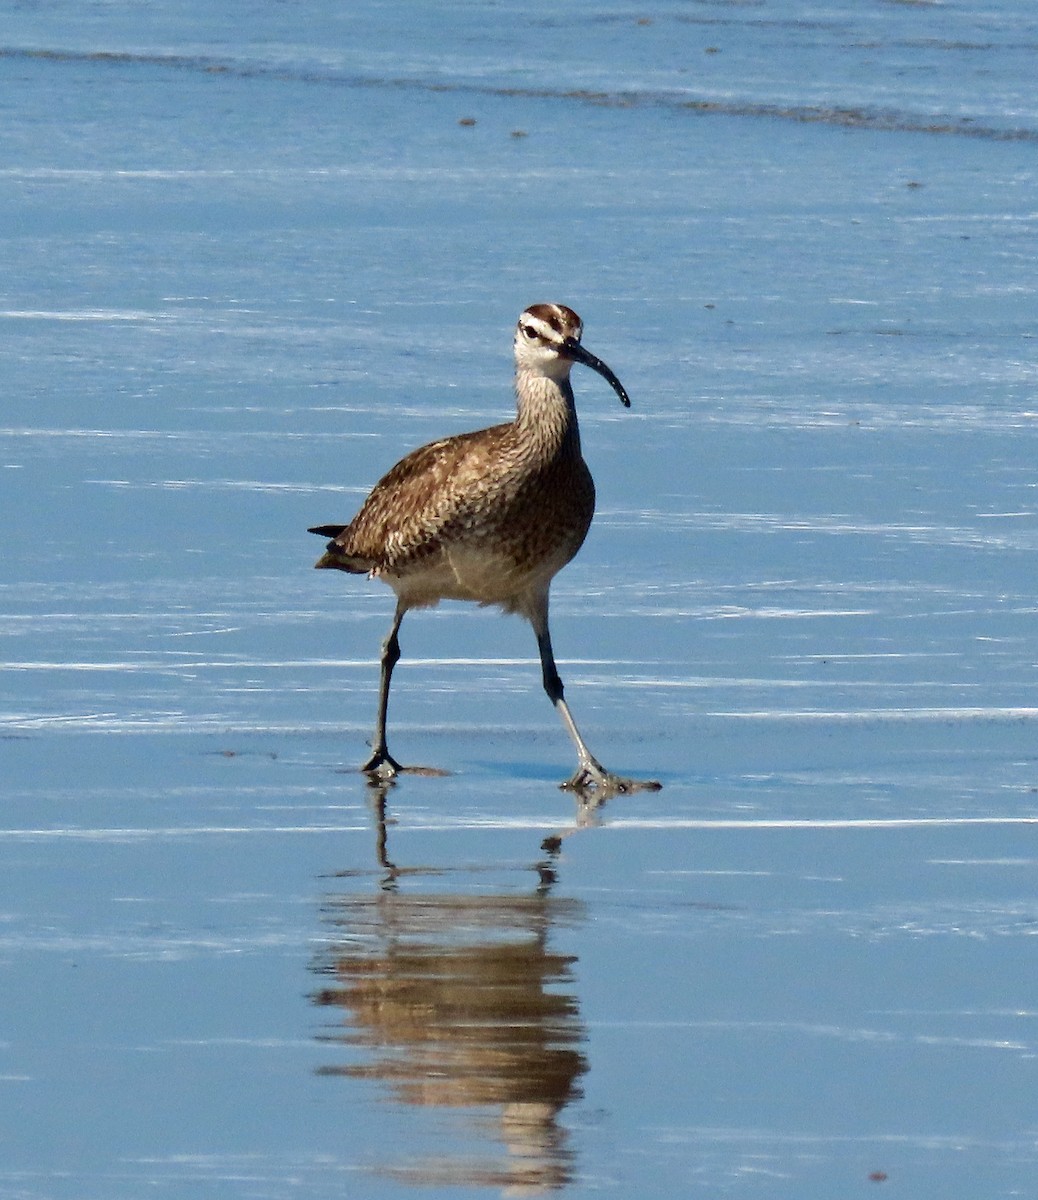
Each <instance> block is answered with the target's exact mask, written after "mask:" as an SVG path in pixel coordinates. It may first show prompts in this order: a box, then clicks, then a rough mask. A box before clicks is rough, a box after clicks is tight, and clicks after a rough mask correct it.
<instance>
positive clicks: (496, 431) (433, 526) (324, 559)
mask: <svg viewBox="0 0 1038 1200" xmlns="http://www.w3.org/2000/svg"><path fill="white" fill-rule="evenodd" d="M582 331H583V326H582V323H581V320H580V318H579V317H578V316H577V314H576V313H575V312H574V311H573V310H572V309H571V308H567V307H566V306H565V305H563V304H534V305H531V306H530V307H529V308H528V309H526V311H525V312H524V313H523V314H522V316H521V317H520V318H519V324H518V325H517V327H516V331H515V347H514V348H515V393H516V401H517V412H516V417H515V420H514V421H510V422H508V423H507V424H504V425H494V426H492V427H491V428H489V429H480V430H477V431H476V432H474V433H463V434H460V435H458V436H456V437H449V438H444V439H443V440H442V441H437V442H431V443H430V444H429V445H427V446H422V447H420V448H419V449H418V450H415V451H413V452H412V453H411V454H408V455H407V456H406V457H405V458H403V459H401V460H400V462H398V463H397V464H396V466H395V467H393V468H392V469H391V470H390V471H389V472H388V473H387V474H386V475H385V476H384V477H383V478H382V479H381V480H380V481H379V482H378V483H377V484H376V485H375V487H374V489H373V490H372V492H371V494H370V495H369V496H368V498H367V500H366V501H365V502H364V504H363V506H362V508H361V510H360V512H358V513H357V515H356V516H355V517H354V518H353V520H352V521H351V522H350V524H349V525H319V526H316V527H314V528H312V529H310V533H316V534H319V535H321V536H322V537H330V538H331V539H332V540H331V541H330V542H329V543H328V547H327V549H326V550H325V552H324V554H323V555H322V556H321V557H320V558H319V559H318V560H317V562H316V563H315V564H314V565H315V566H316V567H319V568H330V569H334V570H338V571H346V572H348V573H350V574H353V575H367V576H368V577H369V578H372V579H381V580H383V581H384V582H385V583H387V584H389V586H390V587H391V588H392V589H393V591H394V592H395V593H396V612H395V614H394V617H393V624H392V626H391V628H390V630H389V635H388V636H387V638H386V640H385V642H384V643H383V645H382V659H381V666H382V670H381V679H380V684H379V699H378V716H377V719H376V722H375V736H374V739H373V741H372V754H371V757H370V758H369V759H368V760H367V762H365V763H364V765H363V766H362V767H361V770H362V771H365V772H367V773H368V774H370V775H372V776H376V777H378V778H382V779H386V778H391V777H392V776H394V775H396V774H397V773H398V772H400V771H407V770H409V769H410V770H416V769H417V768H407V767H402V766H401V765H400V764H399V763H398V762H397V761H396V759H395V758H393V756H392V755H391V754H390V753H389V749H388V747H387V745H386V716H387V711H388V707H389V686H390V680H391V679H392V675H393V667H394V666H395V665H396V663H397V661H398V660H399V658H400V642H399V639H398V633H399V630H400V623H401V621H402V620H403V618H404V614H405V613H406V612H407V611H408V610H409V609H412V608H423V607H430V606H432V605H435V604H438V603H439V601H440V600H472V601H475V602H476V603H477V604H484V605H486V604H494V605H498V606H500V607H501V608H503V609H504V610H505V611H506V612H512V613H518V614H519V615H520V616H523V617H525V618H526V619H527V620H528V621H529V622H530V624H531V625H532V626H533V631H534V634H535V635H536V637H537V647H538V650H539V651H540V659H541V670H542V672H543V679H544V690H545V691H546V692H547V694H548V698H549V699H550V700H551V702H552V704H553V705H554V706H555V708H556V710H557V711H558V713H559V715H560V716H561V718H562V722H563V724H564V725H565V727H566V729H567V731H568V732H569V735H570V737H571V738H572V739H573V743H574V745H575V746H576V748H577V757H578V765H577V770H576V771H575V773H574V774H573V776H572V777H571V778H570V779H569V780H567V781H566V782H565V783H564V784H562V786H563V787H564V788H569V789H571V790H573V791H576V792H578V793H579V794H582V795H585V796H587V795H595V796H596V797H599V798H604V797H606V796H608V795H615V794H617V793H621V792H630V791H639V790H645V789H652V790H655V789H657V788H658V787H659V786H660V785H659V784H658V783H656V782H655V781H641V780H634V779H625V778H622V777H621V776H618V775H614V774H613V773H612V772H610V771H607V770H606V769H605V768H604V767H603V766H602V765H601V763H600V762H599V761H598V760H597V759H596V758H595V756H594V755H593V754H592V753H591V751H590V750H589V749H588V748H587V745H586V744H585V742H584V739H583V738H582V737H581V735H580V732H579V730H578V729H577V726H576V723H575V722H574V720H573V717H572V715H571V713H570V710H569V706H568V705H567V704H566V701H565V699H564V698H563V688H562V680H561V679H560V678H559V672H558V670H557V668H556V666H555V656H554V654H553V653H552V646H551V636H550V634H549V632H548V590H549V588H550V586H551V581H552V579H553V578H554V576H555V575H556V574H557V572H558V571H560V570H561V569H562V567H564V566H565V565H566V563H568V562H569V561H570V559H571V558H573V556H574V555H575V554H576V553H577V551H578V550H579V549H580V547H581V545H582V544H583V541H584V538H585V536H586V535H587V531H588V528H589V527H590V525H591V518H592V516H593V515H594V511H595V485H594V483H593V481H592V479H591V472H590V471H589V470H588V468H587V464H586V463H585V462H584V459H583V457H582V455H581V452H580V430H579V428H578V426H577V410H576V406H575V405H574V401H573V388H572V387H571V386H570V381H569V375H570V369H571V368H572V366H573V364H574V363H583V364H584V366H587V367H590V368H591V369H592V370H593V371H597V372H598V374H599V375H601V376H602V377H603V378H604V379H605V380H607V381H608V383H609V384H610V385H611V386H612V388H613V390H614V391H615V392H616V394H617V395H618V396H619V397H620V400H621V402H622V403H623V404H624V406H625V407H627V408H629V407H630V405H631V401H630V399H629V397H628V395H627V393H626V391H624V387H623V384H621V382H620V380H619V379H617V377H616V376H615V375H614V374H613V372H612V371H611V370H610V369H609V367H607V366H606V364H605V363H604V362H602V360H601V359H599V358H596V357H595V355H594V354H592V353H591V352H590V351H589V350H585V349H584V347H583V346H582V345H581V344H580V338H581V333H582Z"/></svg>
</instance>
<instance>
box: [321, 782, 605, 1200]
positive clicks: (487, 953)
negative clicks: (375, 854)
mask: <svg viewBox="0 0 1038 1200" xmlns="http://www.w3.org/2000/svg"><path fill="white" fill-rule="evenodd" d="M384 805H385V795H384V792H380V793H379V794H378V798H377V806H378V808H377V811H378V818H379V819H378V826H379V856H380V861H381V864H382V866H383V868H384V872H383V874H382V877H381V880H380V884H379V886H378V887H377V888H376V889H375V891H374V893H373V894H361V893H347V894H339V895H334V896H329V897H328V898H327V901H326V903H325V911H324V918H325V920H326V921H327V923H328V924H330V925H331V926H333V928H334V929H335V935H334V937H333V939H332V940H331V942H330V943H329V945H328V946H327V947H326V948H325V949H324V950H323V951H322V952H321V955H320V957H319V959H318V961H317V962H316V963H315V965H314V968H313V969H314V970H315V972H316V973H318V974H319V975H321V976H323V977H326V978H327V983H326V985H325V986H324V987H322V988H321V989H320V990H319V991H318V992H317V993H315V995H314V997H313V999H314V1002H315V1003H316V1004H317V1005H320V1006H324V1007H326V1008H328V1009H337V1010H341V1012H340V1013H337V1014H336V1017H337V1021H336V1024H335V1026H333V1027H332V1028H331V1029H327V1030H326V1031H325V1032H324V1033H323V1035H322V1037H321V1040H322V1041H325V1042H327V1043H330V1044H337V1045H340V1046H343V1047H349V1048H350V1057H351V1059H353V1061H351V1062H348V1063H341V1064H336V1065H328V1066H324V1067H322V1068H320V1069H319V1070H320V1073H321V1074H324V1075H333V1076H345V1077H348V1078H351V1079H369V1080H373V1081H378V1082H379V1083H381V1084H382V1085H383V1086H384V1089H385V1091H386V1094H387V1095H388V1096H389V1098H391V1099H392V1100H394V1101H396V1102H397V1103H399V1104H402V1105H414V1106H426V1107H430V1108H435V1109H444V1110H448V1109H449V1110H453V1111H454V1113H455V1115H456V1116H457V1115H458V1114H464V1115H463V1116H462V1119H461V1122H460V1125H459V1124H455V1132H456V1133H457V1134H460V1135H461V1137H460V1138H459V1145H460V1144H464V1145H465V1146H466V1147H467V1152H463V1151H461V1150H460V1149H459V1152H458V1153H457V1154H451V1153H449V1152H445V1151H444V1150H443V1148H442V1144H441V1148H440V1150H439V1151H438V1153H437V1155H436V1157H435V1158H434V1159H429V1158H425V1159H423V1160H419V1161H413V1162H395V1163H392V1162H380V1163H379V1164H378V1165H377V1167H376V1168H375V1169H376V1170H377V1172H378V1173H379V1174H383V1175H388V1176H391V1177H393V1178H396V1179H398V1180H407V1181H409V1182H412V1183H416V1184H424V1185H440V1186H445V1185H450V1184H455V1185H461V1184H468V1185H479V1186H484V1187H497V1188H501V1189H503V1190H504V1191H505V1192H506V1193H507V1194H510V1195H537V1194H541V1193H544V1192H548V1191H552V1190H556V1189H559V1188H562V1187H564V1186H565V1185H566V1184H568V1183H569V1182H570V1181H571V1179H572V1176H573V1171H574V1161H573V1153H572V1150H571V1149H570V1147H569V1145H568V1136H567V1131H566V1130H565V1128H564V1127H563V1126H562V1124H561V1123H560V1116H561V1114H562V1112H563V1109H564V1108H565V1107H566V1105H567V1104H569V1103H570V1102H571V1101H572V1100H574V1099H576V1098H578V1097H579V1096H580V1095H581V1090H580V1080H581V1077H582V1076H583V1075H584V1073H585V1071H586V1070H587V1060H586V1058H585V1057H584V1054H583V1053H582V1051H581V1049H580V1047H581V1045H582V1043H583V1042H584V1040H585V1030H584V1027H583V1025H582V1023H581V1020H580V1015H579V1012H578V1008H577V1001H576V997H575V996H574V995H572V994H571V989H572V986H573V982H574V979H573V965H574V963H575V961H576V960H575V959H574V957H573V956H571V955H568V954H560V953H556V952H555V951H553V950H552V949H551V948H550V945H549V942H550V937H551V934H552V931H553V929H555V928H558V927H567V926H573V925H576V924H579V923H580V922H581V921H582V920H583V919H584V914H583V905H582V904H581V903H580V902H579V901H577V900H573V899H563V898H558V897H554V896H552V895H551V891H552V887H553V884H554V882H555V872H554V868H553V864H552V861H551V859H550V857H546V858H545V859H544V860H543V861H541V862H539V863H538V864H536V867H535V871H536V874H535V881H536V882H535V885H534V886H533V887H532V888H531V889H529V890H525V891H523V890H519V891H516V892H515V893H514V894H513V893H508V894H499V893H496V892H494V891H493V890H492V891H490V893H489V894H488V892H487V891H486V890H484V887H485V880H483V879H481V877H480V873H479V872H478V871H474V870H472V869H466V868H459V869H451V870H449V871H447V870H431V869H422V868H417V869H406V868H397V867H396V866H394V865H393V864H392V863H391V862H390V861H389V859H388V858H387V856H386V849H385V807H384ZM445 876H449V878H450V879H451V880H452V881H456V882H460V883H463V885H464V887H465V888H467V889H468V890H467V891H446V890H443V889H442V887H437V890H423V889H428V888H429V885H430V883H432V884H433V886H434V887H436V886H437V884H442V883H443V882H445ZM481 884H483V885H484V887H481V886H480V885H481ZM340 1020H341V1026H340V1024H339V1021H340ZM473 1141H474V1142H475V1145H476V1146H478V1153H477V1154H475V1155H473V1154H472V1152H471V1150H472V1146H473Z"/></svg>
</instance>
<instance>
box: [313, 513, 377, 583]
mask: <svg viewBox="0 0 1038 1200" xmlns="http://www.w3.org/2000/svg"><path fill="white" fill-rule="evenodd" d="M347 528H348V526H346V525H315V526H313V528H311V529H308V530H307V533H316V534H317V535H318V536H319V537H327V538H331V539H332V540H331V541H330V542H329V543H328V545H327V546H326V547H325V550H324V553H323V554H322V555H321V557H320V558H319V559H318V560H317V562H315V563H314V566H315V567H318V568H321V569H331V570H333V571H348V572H349V573H350V574H351V575H367V574H368V572H369V571H370V570H371V568H372V565H373V564H372V563H371V562H370V561H369V560H368V559H366V558H360V557H358V556H357V555H356V554H350V553H349V551H348V550H347V549H346V548H345V546H340V545H339V543H338V542H337V541H336V540H335V539H336V538H337V537H339V535H340V534H342V533H344V532H345V531H346V529H347Z"/></svg>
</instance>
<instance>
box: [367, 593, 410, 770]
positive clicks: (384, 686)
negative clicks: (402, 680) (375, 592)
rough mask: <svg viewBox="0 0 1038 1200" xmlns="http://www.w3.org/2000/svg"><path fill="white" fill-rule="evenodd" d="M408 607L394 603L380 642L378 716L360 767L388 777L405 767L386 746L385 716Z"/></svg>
mask: <svg viewBox="0 0 1038 1200" xmlns="http://www.w3.org/2000/svg"><path fill="white" fill-rule="evenodd" d="M406 611H407V610H406V609H405V608H404V606H403V605H402V604H399V603H398V604H397V606H396V612H395V613H394V614H393V624H392V626H391V627H390V630H389V633H388V635H387V636H386V640H385V641H384V642H383V643H382V659H381V667H382V669H381V674H380V676H379V683H378V716H377V717H376V718H375V736H374V738H373V739H372V742H371V757H370V758H369V759H368V761H367V762H366V763H365V764H364V765H363V766H362V767H361V770H362V771H364V772H365V773H366V774H368V775H378V776H379V777H381V778H383V779H391V778H392V777H393V776H394V775H396V774H397V773H398V772H400V771H402V770H404V768H403V767H401V765H400V764H399V763H398V762H397V761H396V759H395V758H394V757H393V756H392V755H391V754H390V753H389V749H388V747H387V746H386V717H387V714H388V712H389V684H390V681H391V680H392V678H393V668H394V667H395V666H396V664H397V663H398V662H399V661H400V639H399V638H398V637H397V634H398V633H399V632H400V622H401V621H402V620H403V619H404V613H405V612H406Z"/></svg>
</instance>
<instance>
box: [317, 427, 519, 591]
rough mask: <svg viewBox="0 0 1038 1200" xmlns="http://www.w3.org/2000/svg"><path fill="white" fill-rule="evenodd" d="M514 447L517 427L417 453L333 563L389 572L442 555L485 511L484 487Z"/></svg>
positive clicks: (367, 506) (358, 522)
mask: <svg viewBox="0 0 1038 1200" xmlns="http://www.w3.org/2000/svg"><path fill="white" fill-rule="evenodd" d="M513 440H514V434H513V426H512V425H511V424H507V425H495V426H492V427H491V428H489V429H480V430H477V431H475V432H473V433H463V434H458V435H456V436H455V437H450V438H443V439H442V440H440V441H437V442H430V443H429V444H428V445H426V446H421V447H419V448H418V449H417V450H413V451H412V452H411V453H410V454H408V455H406V456H405V457H404V458H402V459H401V460H400V461H399V462H398V463H397V464H396V465H395V466H394V467H392V468H391V469H390V470H389V471H388V472H387V473H386V474H385V475H384V476H383V477H382V478H381V479H380V480H379V482H378V483H377V484H376V485H375V487H374V488H373V489H372V491H371V494H370V495H369V496H368V498H367V500H365V501H364V504H363V505H362V507H361V509H360V512H358V513H357V515H356V516H355V517H354V518H353V520H352V521H351V522H350V524H349V525H347V526H346V528H345V529H344V530H343V531H342V533H341V534H339V536H338V537H337V538H336V539H335V540H334V542H333V543H331V544H330V545H329V547H328V554H327V555H326V557H329V558H334V559H335V560H336V562H335V564H334V565H337V566H343V567H344V568H345V569H347V570H354V571H376V572H382V571H387V570H398V569H402V568H406V566H408V565H410V564H411V563H417V562H418V561H420V560H421V559H423V558H427V557H428V556H429V555H430V554H434V553H437V552H438V551H439V549H440V546H441V538H442V535H443V531H444V529H445V528H446V527H449V526H450V525H452V524H453V523H456V522H458V521H459V519H460V520H464V517H465V514H466V512H467V511H468V510H470V509H474V508H478V507H479V500H480V497H481V496H482V495H484V494H485V493H484V490H483V489H481V488H480V487H479V482H480V481H486V480H491V479H493V478H494V477H495V475H496V473H497V472H499V471H500V468H501V465H502V463H503V462H504V461H507V459H508V457H509V443H510V442H511V441H513ZM329 565H332V564H329Z"/></svg>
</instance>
